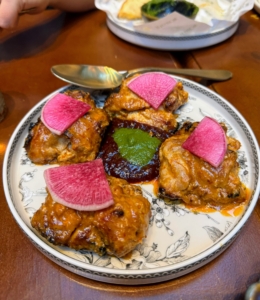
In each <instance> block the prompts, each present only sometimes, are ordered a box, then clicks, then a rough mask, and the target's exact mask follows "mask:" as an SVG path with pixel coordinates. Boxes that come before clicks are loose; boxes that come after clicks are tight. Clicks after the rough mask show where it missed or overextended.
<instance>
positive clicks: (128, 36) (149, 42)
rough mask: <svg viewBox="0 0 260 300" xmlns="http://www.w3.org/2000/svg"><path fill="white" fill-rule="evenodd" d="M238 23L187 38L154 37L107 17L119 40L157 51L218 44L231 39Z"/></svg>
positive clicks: (109, 25) (108, 23)
mask: <svg viewBox="0 0 260 300" xmlns="http://www.w3.org/2000/svg"><path fill="white" fill-rule="evenodd" d="M238 24H239V21H238V22H236V23H234V24H232V25H230V26H228V27H223V28H218V29H216V30H211V32H209V33H203V34H198V35H188V36H156V35H148V34H144V33H140V32H136V31H135V30H134V29H133V28H131V27H130V26H126V25H124V24H122V23H119V22H116V21H115V20H114V19H112V18H111V17H110V16H107V26H108V28H109V29H110V30H111V31H112V32H113V33H114V34H115V35H117V36H118V37H120V38H121V39H123V40H125V41H127V42H130V43H132V44H135V45H138V46H142V47H146V48H151V49H158V50H170V51H171V50H172V51H174V50H192V49H199V48H204V47H208V46H212V45H215V44H218V43H220V42H223V41H225V40H226V39H228V38H229V37H231V36H232V35H233V34H234V33H235V32H236V30H237V28H238Z"/></svg>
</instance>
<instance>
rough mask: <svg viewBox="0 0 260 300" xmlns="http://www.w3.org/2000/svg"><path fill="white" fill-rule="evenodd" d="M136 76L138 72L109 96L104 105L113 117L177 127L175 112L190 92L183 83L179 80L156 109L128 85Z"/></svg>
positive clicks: (153, 124) (162, 126) (166, 128)
mask: <svg viewBox="0 0 260 300" xmlns="http://www.w3.org/2000/svg"><path fill="white" fill-rule="evenodd" d="M136 76H138V74H137V75H134V76H132V77H129V78H127V79H126V80H124V81H123V83H122V85H121V88H120V90H119V92H118V93H112V94H111V95H110V96H109V97H108V99H107V100H106V103H105V105H104V109H105V110H106V112H107V113H108V114H109V115H110V117H111V118H114V117H117V118H121V119H124V120H133V121H136V122H139V123H144V124H147V125H151V126H155V127H158V128H161V129H163V130H167V131H173V130H174V129H176V127H177V121H176V116H175V115H174V114H173V112H174V111H175V110H177V109H178V108H179V107H180V106H181V105H183V104H184V103H186V102H187V101H188V93H187V92H186V91H184V89H183V85H182V83H181V82H178V83H177V85H176V86H175V88H174V89H173V91H172V92H171V93H170V94H169V95H168V96H167V98H166V99H165V100H164V101H163V103H162V105H161V106H160V108H159V109H158V110H155V109H153V108H152V107H151V106H150V104H149V103H147V102H146V101H145V100H143V99H142V98H140V97H139V96H138V95H137V94H135V93H133V92H132V91H131V90H130V89H129V88H128V87H127V84H128V82H129V81H130V80H132V79H133V78H134V77H136Z"/></svg>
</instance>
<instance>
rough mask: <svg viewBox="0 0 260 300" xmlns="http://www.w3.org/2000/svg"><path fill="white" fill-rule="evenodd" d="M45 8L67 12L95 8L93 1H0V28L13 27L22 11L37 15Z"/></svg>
mask: <svg viewBox="0 0 260 300" xmlns="http://www.w3.org/2000/svg"><path fill="white" fill-rule="evenodd" d="M47 6H50V7H53V8H58V9H60V10H64V11H69V12H80V11H87V10H90V9H93V8H94V7H95V5H94V0H73V1H71V0H0V28H13V27H15V26H16V25H17V23H18V19H19V14H20V13H21V12H23V11H27V13H30V14H37V13H40V12H42V11H44V10H45V9H46V8H47Z"/></svg>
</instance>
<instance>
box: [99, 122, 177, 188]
mask: <svg viewBox="0 0 260 300" xmlns="http://www.w3.org/2000/svg"><path fill="white" fill-rule="evenodd" d="M118 128H131V129H140V130H143V131H145V132H149V133H151V134H152V136H154V137H156V138H158V139H159V140H160V141H161V143H162V142H163V141H164V140H166V139H167V138H169V137H170V136H171V135H172V134H173V133H169V132H166V131H164V130H161V129H159V128H156V127H153V126H150V125H146V124H142V123H138V122H135V121H128V120H121V119H117V118H115V119H113V121H112V122H111V124H110V125H109V127H108V129H107V132H106V134H105V137H104V138H103V142H102V145H101V148H100V152H99V154H98V158H101V159H102V160H103V164H104V168H105V171H106V173H107V174H108V175H111V176H114V177H117V178H122V179H125V180H127V181H128V182H130V183H138V182H143V181H151V180H153V179H154V178H156V177H157V176H158V175H159V166H160V163H159V147H160V146H159V147H158V148H157V149H156V152H155V154H154V156H153V158H152V159H151V160H150V161H149V163H148V164H147V165H145V166H138V165H134V164H132V163H130V162H129V161H128V160H126V159H124V158H123V157H122V156H121V154H120V153H119V150H118V146H117V144H116V142H115V141H114V138H113V136H112V135H113V134H114V132H115V130H116V129H118Z"/></svg>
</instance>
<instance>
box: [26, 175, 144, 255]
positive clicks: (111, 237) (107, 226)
mask: <svg viewBox="0 0 260 300" xmlns="http://www.w3.org/2000/svg"><path fill="white" fill-rule="evenodd" d="M108 182H109V185H110V189H111V192H112V195H113V199H114V204H113V205H112V206H110V207H108V208H106V209H102V210H98V211H92V212H88V211H76V210H74V209H71V208H68V207H66V206H63V205H62V204H59V203H57V202H54V201H53V199H52V197H51V196H50V194H48V196H47V198H46V200H45V203H43V204H42V206H41V207H40V209H39V210H38V211H37V212H36V213H35V214H34V216H33V218H32V220H31V224H32V226H33V227H34V228H35V229H36V230H37V231H39V232H40V234H41V235H42V236H44V237H45V238H47V239H48V240H49V241H50V242H51V243H53V244H56V245H63V246H68V247H70V248H73V249H76V250H79V249H85V250H89V251H93V252H96V253H98V254H99V255H105V254H108V255H112V256H116V257H123V256H125V255H126V254H127V253H129V252H131V251H132V250H133V249H134V248H135V247H136V246H137V245H138V244H140V243H142V241H143V239H144V238H145V237H146V233H147V229H148V226H149V219H150V203H149V201H148V200H147V199H146V198H144V197H143V196H142V191H141V189H140V187H137V186H134V185H130V184H128V182H127V181H125V180H122V179H117V178H114V177H108Z"/></svg>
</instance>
